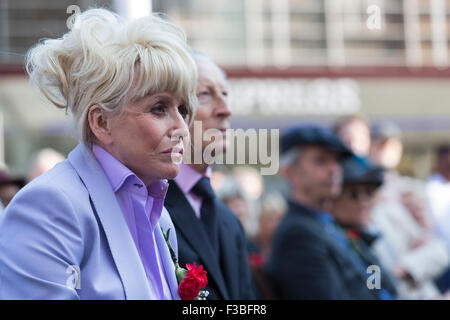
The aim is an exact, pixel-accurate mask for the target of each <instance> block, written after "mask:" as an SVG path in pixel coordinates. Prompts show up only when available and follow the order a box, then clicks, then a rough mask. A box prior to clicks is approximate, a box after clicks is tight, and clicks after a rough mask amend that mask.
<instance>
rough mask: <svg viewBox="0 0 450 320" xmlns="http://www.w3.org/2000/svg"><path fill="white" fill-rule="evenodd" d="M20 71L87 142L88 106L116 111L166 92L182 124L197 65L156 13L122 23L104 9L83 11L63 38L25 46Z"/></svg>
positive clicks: (191, 108) (178, 33)
mask: <svg viewBox="0 0 450 320" xmlns="http://www.w3.org/2000/svg"><path fill="white" fill-rule="evenodd" d="M26 69H27V72H28V74H29V77H30V81H31V82H32V84H34V85H35V86H36V87H37V88H38V89H39V91H40V92H41V93H42V94H43V95H44V96H45V97H46V98H47V99H48V100H50V102H51V103H53V104H54V105H55V106H56V107H58V108H62V109H66V112H67V110H69V111H70V112H71V113H72V115H73V117H74V120H75V126H76V128H77V132H78V139H80V140H82V141H84V142H85V143H87V144H88V145H89V146H90V145H91V144H92V139H93V134H92V132H91V130H90V127H89V122H88V118H87V113H88V110H89V108H90V107H91V106H92V105H94V104H97V105H99V106H101V107H102V108H104V109H105V110H106V111H107V112H112V113H117V114H119V113H120V112H122V111H123V109H124V106H125V105H126V104H127V103H128V102H133V101H136V100H138V99H140V98H142V97H144V96H146V95H151V94H155V93H158V92H171V93H175V94H177V95H178V96H179V97H180V98H182V100H183V102H184V103H185V104H186V108H187V110H188V118H187V122H188V124H190V123H191V122H192V119H193V115H194V113H195V108H196V105H197V97H196V83H197V67H196V64H195V61H194V60H193V58H192V56H191V51H190V49H189V47H188V45H187V43H186V36H185V33H184V32H183V30H182V29H181V28H180V27H178V26H177V25H175V24H173V23H170V22H168V21H166V20H164V19H163V18H161V17H159V16H158V15H156V14H153V15H151V16H148V17H143V18H140V19H137V20H134V21H125V20H123V19H121V18H120V17H119V16H118V15H116V14H114V13H112V12H110V11H108V10H106V9H90V10H87V11H85V12H83V13H81V14H79V15H78V16H77V18H76V20H75V23H74V25H73V27H72V29H71V30H70V31H69V32H67V33H66V34H65V35H64V36H63V37H61V38H58V39H45V40H43V41H41V42H40V43H38V44H37V45H36V46H35V47H33V48H32V49H30V51H29V52H28V54H27V57H26ZM135 75H136V79H135ZM133 80H134V81H135V82H134V83H133ZM132 85H134V86H133V90H131V89H132Z"/></svg>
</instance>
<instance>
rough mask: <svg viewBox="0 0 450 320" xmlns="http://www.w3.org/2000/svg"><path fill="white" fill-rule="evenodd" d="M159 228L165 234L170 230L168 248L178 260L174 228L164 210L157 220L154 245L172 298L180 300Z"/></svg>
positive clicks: (173, 269) (166, 247)
mask: <svg viewBox="0 0 450 320" xmlns="http://www.w3.org/2000/svg"><path fill="white" fill-rule="evenodd" d="M161 228H162V230H164V232H167V230H168V229H170V233H169V242H170V246H171V247H172V249H173V251H174V252H175V255H176V256H177V258H178V244H177V237H176V234H175V226H174V225H173V223H172V220H171V219H170V215H169V213H168V212H167V210H166V209H165V208H163V211H162V213H161V218H160V219H159V223H158V224H157V225H156V228H155V239H156V244H157V246H158V248H159V254H160V256H161V260H162V265H163V268H164V272H165V274H166V279H167V281H168V283H169V287H170V292H171V293H172V297H173V298H174V299H176V300H180V299H181V298H180V295H179V293H178V281H177V277H176V275H175V264H174V263H173V260H172V257H171V255H170V251H169V247H168V246H167V243H166V240H165V239H164V236H163V234H162V231H161Z"/></svg>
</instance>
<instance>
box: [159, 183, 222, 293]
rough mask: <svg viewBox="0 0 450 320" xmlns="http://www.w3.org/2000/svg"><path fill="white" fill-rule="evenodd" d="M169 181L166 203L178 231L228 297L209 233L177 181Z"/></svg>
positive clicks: (220, 289)
mask: <svg viewBox="0 0 450 320" xmlns="http://www.w3.org/2000/svg"><path fill="white" fill-rule="evenodd" d="M169 183H170V185H169V190H168V191H167V195H166V202H165V205H166V208H167V210H168V211H169V213H170V216H171V217H172V221H173V223H174V224H175V227H176V231H177V233H181V234H182V235H183V236H184V238H185V239H186V241H187V242H188V243H189V244H190V245H191V246H192V248H194V250H195V251H196V252H197V254H198V255H199V256H200V258H201V259H202V261H203V263H204V264H205V265H204V268H205V269H206V271H207V272H208V274H209V275H210V276H211V277H212V278H213V279H214V281H215V283H216V284H217V287H218V289H219V291H220V293H221V294H222V296H223V298H224V299H228V292H227V289H226V286H225V281H224V279H223V276H222V272H221V269H220V266H219V263H218V261H217V258H216V256H215V253H214V250H213V248H212V246H211V245H210V244H209V239H208V235H207V234H206V232H205V231H204V229H203V227H202V225H201V224H200V221H199V219H198V218H197V217H196V216H195V212H194V210H193V209H192V207H191V205H190V204H189V202H188V200H187V199H186V197H185V195H184V194H183V192H182V191H181V190H180V188H179V187H178V186H177V184H176V182H175V181H170V182H169ZM182 267H185V266H182Z"/></svg>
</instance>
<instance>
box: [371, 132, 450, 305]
mask: <svg viewBox="0 0 450 320" xmlns="http://www.w3.org/2000/svg"><path fill="white" fill-rule="evenodd" d="M394 128H395V126H394V125H393V124H388V125H386V124H384V125H383V126H380V127H378V128H377V129H376V130H375V131H374V134H373V141H372V147H371V158H372V161H374V162H376V163H377V164H378V165H381V166H383V167H384V168H385V169H386V170H387V173H386V176H385V184H384V185H383V187H382V188H381V189H380V191H379V193H378V196H377V201H376V205H375V206H374V207H373V209H372V211H371V218H372V222H373V224H374V226H375V227H376V228H377V229H378V230H379V231H380V232H381V234H382V237H383V239H384V240H385V243H384V244H383V243H382V242H375V245H374V250H375V253H376V254H377V255H378V257H379V259H380V260H381V262H382V263H383V265H384V266H385V267H386V268H388V269H389V270H390V271H391V273H392V274H393V275H394V276H396V277H397V280H398V293H399V298H401V299H439V298H442V295H441V292H440V291H439V289H438V288H437V286H436V284H435V282H434V280H435V279H436V278H437V277H439V276H440V275H441V274H442V273H443V272H444V271H445V270H446V269H447V267H448V265H449V262H450V258H449V253H448V250H447V246H446V245H445V243H444V242H443V241H442V240H441V239H439V238H437V237H436V236H435V235H433V232H432V228H431V223H430V217H429V209H428V205H427V202H426V198H425V190H424V185H423V183H422V182H421V181H419V180H417V179H413V178H409V177H402V176H400V175H399V174H398V173H397V171H396V170H395V168H396V167H397V165H398V163H399V161H400V158H401V154H402V143H401V141H400V137H399V136H400V131H399V130H397V129H396V130H394Z"/></svg>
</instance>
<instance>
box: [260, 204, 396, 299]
mask: <svg viewBox="0 0 450 320" xmlns="http://www.w3.org/2000/svg"><path fill="white" fill-rule="evenodd" d="M327 217H331V216H329V215H327V214H324V213H320V212H316V211H314V210H312V209H310V208H307V207H305V206H303V205H301V204H298V203H294V202H292V201H289V210H288V212H287V214H286V216H285V217H284V219H283V221H282V222H281V224H280V227H279V229H278V230H277V232H276V235H275V238H274V247H273V255H272V257H271V258H270V259H269V261H268V264H267V267H266V273H267V275H268V277H269V281H270V283H271V285H272V288H273V291H274V293H275V295H276V296H277V298H279V299H365V300H372V299H383V298H386V297H383V296H382V295H381V292H380V290H377V289H372V290H371V289H369V288H368V285H367V280H368V278H369V277H370V275H371V274H370V273H366V266H365V265H364V263H362V264H359V263H358V261H357V260H358V259H359V258H357V259H355V256H356V255H355V254H354V253H351V252H350V251H351V249H349V248H348V247H345V246H343V245H342V241H341V240H342V238H344V239H345V235H344V233H342V232H341V231H340V229H338V228H337V227H336V224H335V223H334V222H333V221H332V220H330V219H332V218H327ZM327 220H328V221H327ZM345 241H347V240H345ZM383 293H385V290H384V289H383ZM388 298H389V294H388Z"/></svg>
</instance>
